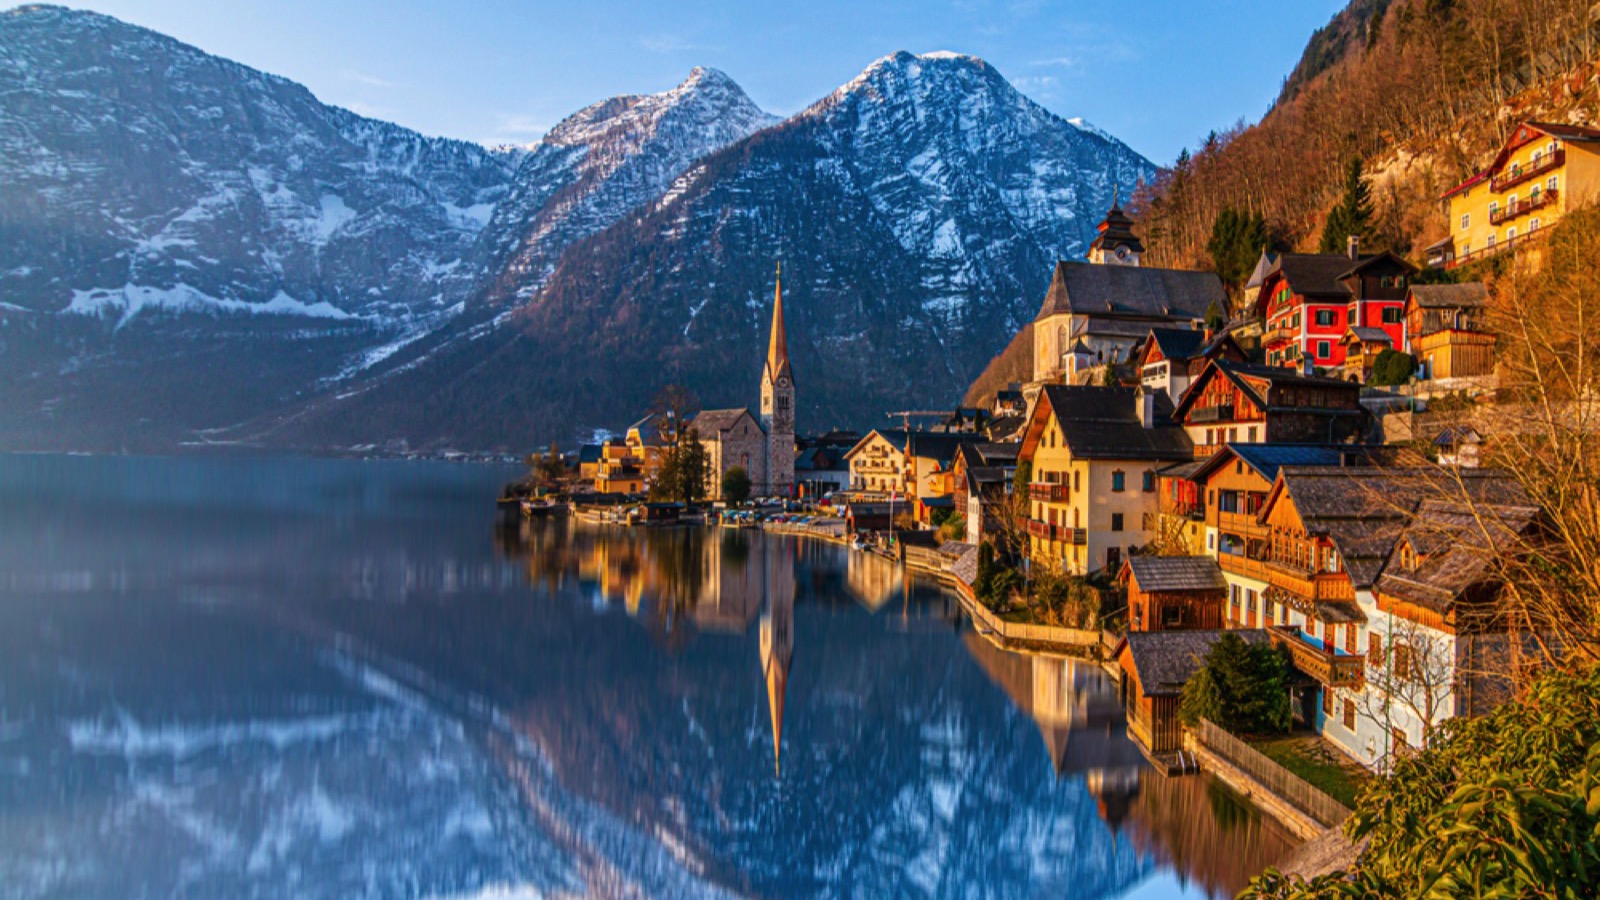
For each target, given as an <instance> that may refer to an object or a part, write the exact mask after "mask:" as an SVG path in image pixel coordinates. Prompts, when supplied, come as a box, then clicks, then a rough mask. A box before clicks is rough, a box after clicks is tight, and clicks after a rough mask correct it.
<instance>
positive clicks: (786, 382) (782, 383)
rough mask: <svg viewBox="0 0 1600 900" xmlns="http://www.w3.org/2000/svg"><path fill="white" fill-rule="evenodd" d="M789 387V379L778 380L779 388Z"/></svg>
mask: <svg viewBox="0 0 1600 900" xmlns="http://www.w3.org/2000/svg"><path fill="white" fill-rule="evenodd" d="M788 386H789V379H787V378H779V379H778V387H781V388H786V387H788Z"/></svg>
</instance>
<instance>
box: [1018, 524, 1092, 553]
mask: <svg viewBox="0 0 1600 900" xmlns="http://www.w3.org/2000/svg"><path fill="white" fill-rule="evenodd" d="M1028 534H1031V535H1033V536H1034V537H1036V538H1038V539H1040V540H1042V541H1060V542H1062V543H1066V544H1076V545H1078V546H1080V547H1081V546H1083V545H1084V544H1087V543H1088V542H1089V531H1088V529H1085V528H1068V527H1067V526H1065V525H1051V524H1050V523H1049V522H1040V521H1039V520H1037V519H1029V520H1028Z"/></svg>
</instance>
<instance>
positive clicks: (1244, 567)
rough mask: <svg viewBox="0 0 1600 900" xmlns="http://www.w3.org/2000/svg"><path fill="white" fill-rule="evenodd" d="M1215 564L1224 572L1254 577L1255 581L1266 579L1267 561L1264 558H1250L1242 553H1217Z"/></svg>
mask: <svg viewBox="0 0 1600 900" xmlns="http://www.w3.org/2000/svg"><path fill="white" fill-rule="evenodd" d="M1217 565H1219V566H1221V567H1222V571H1224V572H1232V573H1233V574H1235V575H1240V576H1243V577H1245V578H1254V579H1255V580H1257V581H1268V580H1269V579H1268V577H1267V563H1266V561H1265V560H1260V559H1251V558H1250V557H1248V556H1245V555H1244V554H1242V553H1218V554H1217Z"/></svg>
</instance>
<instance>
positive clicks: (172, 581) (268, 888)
mask: <svg viewBox="0 0 1600 900" xmlns="http://www.w3.org/2000/svg"><path fill="white" fill-rule="evenodd" d="M516 474H517V472H516V470H514V469H508V468H505V467H495V466H483V465H452V464H444V463H400V462H356V461H322V460H297V459H270V460H261V459H244V458H178V459H150V458H124V457H96V458H91V457H64V456H0V886H3V888H4V890H3V891H0V893H3V894H4V895H5V896H6V897H8V898H34V897H74V898H79V897H119V898H122V897H171V896H187V897H296V898H299V897H307V898H317V897H440V898H443V897H452V898H454V897H459V898H510V897H519V898H520V897H538V896H646V897H680V896H802V897H810V896H829V897H831V896H861V897H900V896H940V897H945V896H961V897H979V896H994V897H1018V896H1035V895H1037V896H1055V897H1080V898H1094V897H1141V898H1168V897H1221V896H1231V895H1232V893H1233V892H1234V891H1236V890H1237V889H1238V888H1239V887H1241V886H1242V885H1243V883H1244V881H1245V880H1247V879H1248V878H1249V877H1250V876H1251V875H1253V874H1255V873H1256V872H1258V871H1260V870H1261V869H1262V868H1264V867H1265V866H1267V865H1269V864H1271V863H1273V862H1275V861H1276V860H1278V859H1279V858H1281V857H1282V856H1283V855H1284V854H1285V853H1286V852H1287V851H1288V850H1289V849H1291V848H1292V846H1293V844H1294V842H1293V840H1292V839H1291V838H1290V837H1289V836H1288V835H1287V834H1286V833H1285V832H1284V831H1283V829H1281V828H1280V827H1278V826H1277V825H1276V824H1275V823H1274V822H1272V821H1271V820H1270V819H1265V818H1263V817H1262V816H1261V815H1259V814H1258V813H1257V812H1255V811H1254V810H1253V809H1252V808H1251V807H1249V806H1248V805H1247V804H1244V803H1242V802H1241V801H1240V800H1238V799H1237V798H1236V797H1234V796H1233V795H1231V794H1230V793H1228V792H1227V791H1226V790H1225V789H1224V788H1222V787H1221V786H1220V785H1217V784H1214V783H1212V782H1211V781H1210V780H1209V779H1207V778H1204V777H1199V776H1193V777H1188V778H1177V779H1168V778H1166V777H1164V776H1161V775H1159V774H1156V773H1155V772H1154V770H1152V769H1150V768H1148V767H1147V766H1146V765H1145V764H1144V762H1143V758H1142V756H1140V754H1139V753H1138V751H1137V749H1136V748H1134V747H1133V745H1132V744H1131V743H1129V741H1128V739H1127V738H1126V737H1125V734H1124V728H1123V724H1122V722H1121V721H1120V718H1119V717H1118V716H1117V714H1116V700H1115V695H1114V692H1113V691H1112V688H1111V684H1110V681H1109V679H1108V678H1106V676H1105V675H1104V674H1103V673H1102V672H1101V671H1100V670H1098V669H1097V668H1095V667H1093V666H1091V665H1086V664H1083V663H1077V662H1073V661H1068V660H1062V659H1055V658H1045V657H1031V656H1024V655H1017V654H1011V653H1006V652H1002V651H1000V650H997V649H995V648H994V647H993V646H991V645H990V644H989V643H988V642H987V640H986V639H984V638H983V637H981V636H979V635H977V634H975V633H973V631H972V630H971V628H970V626H968V625H966V624H964V623H963V622H962V620H961V617H960V616H959V614H958V613H959V606H958V604H957V603H956V601H955V599H954V597H953V596H952V595H951V594H950V593H949V592H948V591H946V590H945V589H944V588H942V587H941V586H940V585H938V584H937V583H935V582H932V581H929V580H924V579H921V578H918V577H914V576H913V577H909V578H908V577H906V576H904V575H903V574H902V573H901V571H900V570H899V569H898V568H896V567H894V566H892V565H890V564H888V563H886V562H883V561H880V560H878V559H876V558H873V557H869V556H865V555H863V554H859V553H851V552H850V551H848V550H845V549H844V548H840V547H836V546H832V545H827V544H822V543H818V542H815V541H806V540H800V539H794V538H787V537H772V536H765V535H762V534H759V533H755V532H750V531H732V530H725V529H689V528H671V529H665V528H664V529H632V530H628V529H620V528H609V529H587V530H586V529H583V528H581V527H579V526H575V525H569V524H566V523H552V524H548V525H534V526H529V525H521V526H518V527H512V528H509V529H508V528H503V527H499V526H498V525H497V523H496V518H495V513H494V506H493V499H494V497H495V494H496V493H497V491H498V489H499V487H500V485H501V483H502V482H504V481H506V480H508V479H509V478H511V477H514V476H515V475H516Z"/></svg>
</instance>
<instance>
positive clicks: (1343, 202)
mask: <svg viewBox="0 0 1600 900" xmlns="http://www.w3.org/2000/svg"><path fill="white" fill-rule="evenodd" d="M1352 235H1353V236H1355V237H1356V238H1358V239H1359V240H1361V241H1362V242H1363V243H1365V242H1367V241H1370V240H1371V239H1372V189H1371V188H1369V187H1367V182H1366V180H1365V179H1363V178H1362V176H1361V158H1360V157H1355V158H1353V159H1351V160H1350V165H1349V167H1348V168H1346V169H1345V175H1344V196H1343V197H1341V198H1340V200H1339V203H1338V204H1337V205H1336V206H1334V208H1333V210H1332V211H1331V212H1329V213H1328V221H1327V222H1325V223H1324V224H1323V226H1322V243H1321V244H1320V245H1318V247H1317V249H1318V250H1319V251H1321V252H1323V253H1343V252H1344V251H1345V247H1346V246H1347V242H1348V240H1349V238H1350V237H1351V236H1352Z"/></svg>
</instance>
